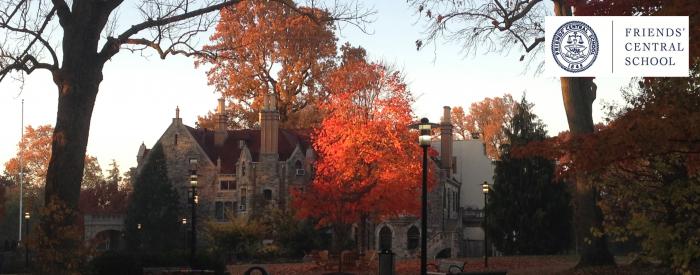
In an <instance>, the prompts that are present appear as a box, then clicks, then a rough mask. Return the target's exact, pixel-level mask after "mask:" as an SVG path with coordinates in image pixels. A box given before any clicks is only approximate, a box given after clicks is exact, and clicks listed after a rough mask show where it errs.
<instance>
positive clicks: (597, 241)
mask: <svg viewBox="0 0 700 275" xmlns="http://www.w3.org/2000/svg"><path fill="white" fill-rule="evenodd" d="M552 2H553V4H554V14H555V15H557V16H571V15H572V14H573V9H572V6H571V4H570V2H571V1H569V0H552ZM574 2H576V3H577V4H585V3H586V1H585V0H576V1H574ZM409 3H410V5H412V6H413V7H415V8H416V9H417V10H418V13H419V14H420V15H421V16H424V17H425V18H427V24H426V37H425V42H424V40H417V41H416V46H417V48H418V49H420V48H422V47H423V46H424V44H427V43H430V42H435V41H436V40H437V39H440V38H445V39H447V40H453V41H462V42H463V43H464V44H463V45H464V49H465V51H466V52H467V53H469V52H472V51H475V50H477V49H478V48H479V47H480V46H485V47H486V51H491V52H493V51H498V52H503V51H508V50H511V49H514V48H516V49H519V50H522V51H523V52H524V54H523V55H522V56H521V57H520V61H523V60H524V59H525V57H526V56H529V57H530V58H533V57H534V56H535V54H534V53H536V52H538V51H541V50H542V48H543V47H542V45H543V43H542V42H544V39H545V38H544V27H543V25H544V24H543V23H544V15H546V14H547V12H548V11H547V10H548V9H547V7H545V2H544V1H543V0H480V1H479V0H451V1H442V0H409ZM451 26H452V27H454V28H455V29H450V27H451ZM539 64H540V65H538V71H539V69H541V66H542V65H541V64H542V63H539ZM561 92H562V96H563V99H564V109H565V110H566V116H567V120H568V123H569V130H570V132H571V134H574V135H577V134H585V133H591V132H593V115H592V106H593V101H594V100H595V97H596V85H595V83H593V79H592V78H574V77H562V78H561ZM574 181H575V185H574V187H573V188H572V193H573V195H572V198H573V204H574V219H575V221H574V222H575V226H576V228H575V233H576V234H575V235H576V240H577V244H578V248H579V251H580V253H581V259H580V260H579V263H578V266H579V267H583V266H592V265H611V264H614V263H615V262H614V259H613V257H612V254H610V252H609V250H608V247H607V241H606V237H605V235H600V234H593V230H592V229H594V228H601V226H602V221H603V216H602V212H601V210H600V208H599V207H598V206H597V204H596V202H597V191H596V188H595V186H593V184H592V177H591V176H590V175H585V174H578V175H576V176H575V179H574Z"/></svg>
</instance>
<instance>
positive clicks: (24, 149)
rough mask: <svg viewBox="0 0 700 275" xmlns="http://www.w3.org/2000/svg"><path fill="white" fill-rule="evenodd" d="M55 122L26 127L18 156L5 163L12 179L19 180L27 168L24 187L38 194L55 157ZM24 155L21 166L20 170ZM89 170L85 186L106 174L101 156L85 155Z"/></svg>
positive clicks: (84, 175) (85, 178) (19, 145)
mask: <svg viewBox="0 0 700 275" xmlns="http://www.w3.org/2000/svg"><path fill="white" fill-rule="evenodd" d="M53 131H54V129H53V127H52V126H51V125H48V124H47V125H40V126H38V127H36V128H35V127H32V126H31V125H29V126H27V127H25V130H24V140H21V141H20V142H19V143H18V144H17V147H18V150H17V155H15V157H13V158H11V159H10V160H8V161H7V162H6V163H5V175H6V176H7V177H8V179H9V180H10V181H12V182H19V173H20V170H22V171H23V173H24V177H23V181H24V187H25V188H27V190H29V192H33V193H34V195H36V193H37V192H38V191H39V190H41V189H43V187H44V182H45V179H46V171H47V168H48V166H49V158H50V157H51V142H52V136H53ZM20 157H21V159H22V160H21V163H22V164H21V167H22V169H20ZM84 169H85V171H84V173H83V187H86V186H93V185H95V184H96V183H97V182H99V181H100V180H101V179H102V177H103V175H102V168H101V167H100V164H99V162H98V161H97V158H95V157H93V156H90V155H86V156H85V168H84Z"/></svg>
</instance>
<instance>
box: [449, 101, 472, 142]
mask: <svg viewBox="0 0 700 275" xmlns="http://www.w3.org/2000/svg"><path fill="white" fill-rule="evenodd" d="M450 117H451V118H452V126H453V128H452V131H453V133H454V134H455V139H457V140H468V139H471V133H470V132H469V123H468V121H467V114H466V113H465V112H464V108H462V106H457V107H454V108H452V113H451V114H450Z"/></svg>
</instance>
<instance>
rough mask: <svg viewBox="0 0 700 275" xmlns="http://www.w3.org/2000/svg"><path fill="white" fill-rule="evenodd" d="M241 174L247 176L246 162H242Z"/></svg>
mask: <svg viewBox="0 0 700 275" xmlns="http://www.w3.org/2000/svg"><path fill="white" fill-rule="evenodd" d="M241 176H244V177H245V162H241Z"/></svg>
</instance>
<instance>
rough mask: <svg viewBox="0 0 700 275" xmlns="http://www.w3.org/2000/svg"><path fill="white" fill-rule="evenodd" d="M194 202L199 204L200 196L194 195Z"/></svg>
mask: <svg viewBox="0 0 700 275" xmlns="http://www.w3.org/2000/svg"><path fill="white" fill-rule="evenodd" d="M194 204H199V196H198V195H194Z"/></svg>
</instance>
